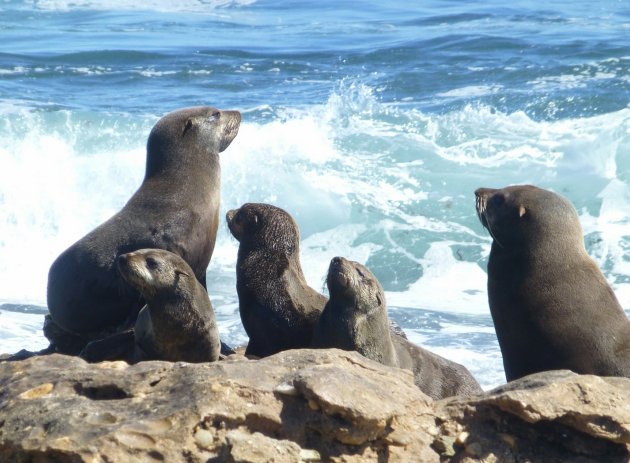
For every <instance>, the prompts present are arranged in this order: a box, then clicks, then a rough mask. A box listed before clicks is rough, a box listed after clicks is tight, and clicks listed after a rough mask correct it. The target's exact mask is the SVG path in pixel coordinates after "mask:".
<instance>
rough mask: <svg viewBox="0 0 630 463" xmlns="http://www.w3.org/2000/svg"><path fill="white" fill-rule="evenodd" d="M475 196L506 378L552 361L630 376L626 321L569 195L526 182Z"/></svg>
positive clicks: (571, 367)
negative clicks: (487, 244)
mask: <svg viewBox="0 0 630 463" xmlns="http://www.w3.org/2000/svg"><path fill="white" fill-rule="evenodd" d="M475 196H476V208H477V213H478V215H479V219H480V221H481V223H482V224H483V226H484V227H485V228H486V229H487V230H488V232H489V233H490V235H491V236H492V238H493V241H492V247H491V250H490V258H489V260H488V301H489V305H490V312H491V314H492V319H493V321H494V326H495V329H496V333H497V337H498V339H499V346H500V348H501V353H502V354H503V365H504V367H505V376H506V378H507V380H508V381H512V380H514V379H517V378H520V377H522V376H525V375H528V374H531V373H536V372H540V371H546V370H558V369H569V370H573V371H574V372H576V373H581V374H594V375H601V376H626V377H630V321H629V320H628V318H627V317H626V315H625V313H624V312H623V310H622V308H621V306H620V305H619V302H617V298H616V297H615V294H614V293H613V291H612V289H611V288H610V286H609V285H608V283H607V282H606V279H605V278H604V276H603V275H602V272H601V271H600V270H599V268H598V267H597V264H595V262H594V261H593V260H592V259H591V258H590V257H589V255H588V254H587V252H586V248H585V247H584V238H583V235H582V228H581V226H580V221H579V219H578V215H577V213H576V211H575V209H574V207H573V206H572V205H571V203H570V202H569V201H568V200H566V199H565V198H563V197H562V196H559V195H557V194H555V193H552V192H551V191H547V190H543V189H541V188H537V187H535V186H531V185H522V186H511V187H507V188H503V189H499V190H496V189H490V188H479V189H478V190H477V191H475Z"/></svg>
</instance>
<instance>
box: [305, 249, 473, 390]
mask: <svg viewBox="0 0 630 463" xmlns="http://www.w3.org/2000/svg"><path fill="white" fill-rule="evenodd" d="M326 284H327V286H328V291H329V293H330V300H329V301H328V303H327V304H326V307H325V308H324V311H323V313H322V315H321V317H320V318H319V321H318V323H317V326H316V328H315V333H314V335H313V347H318V348H329V347H336V348H339V349H345V350H354V351H357V352H359V353H360V354H362V355H363V356H365V357H367V358H369V359H372V360H375V361H377V362H380V363H382V364H384V365H389V366H394V367H399V368H404V369H408V370H411V371H412V372H413V374H414V379H415V383H416V386H418V388H420V390H422V392H424V393H425V394H427V395H428V396H429V397H432V398H434V399H441V398H444V397H450V396H454V395H462V396H465V395H471V394H476V393H480V392H482V391H481V388H480V387H479V384H478V383H477V381H476V380H475V379H474V378H473V376H472V375H471V374H470V372H469V371H468V370H467V369H466V367H464V366H462V365H459V364H457V363H455V362H452V361H450V360H447V359H445V358H443V357H440V356H439V355H436V354H434V353H432V352H429V351H428V350H426V349H423V348H421V347H419V346H416V345H415V344H412V343H411V342H409V341H408V340H407V339H405V338H403V337H402V336H399V335H397V334H395V333H392V332H391V330H390V327H389V322H388V316H387V304H386V302H385V294H384V292H383V288H382V286H381V284H380V283H379V281H378V280H377V279H376V277H375V276H374V275H373V274H372V272H370V271H369V270H368V269H367V267H365V266H364V265H361V264H359V263H358V262H353V261H350V260H347V259H344V258H343V257H335V258H333V259H332V260H331V262H330V267H329V269H328V277H327V279H326Z"/></svg>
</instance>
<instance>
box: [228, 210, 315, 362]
mask: <svg viewBox="0 0 630 463" xmlns="http://www.w3.org/2000/svg"><path fill="white" fill-rule="evenodd" d="M226 220H227V224H228V227H229V229H230V232H231V233H232V235H234V237H235V238H236V239H237V240H238V241H239V247H238V259H237V262H236V290H237V292H238V301H239V312H240V315H241V321H242V322H243V327H244V328H245V331H246V332H247V335H248V336H249V344H248V345H247V349H246V351H245V354H246V355H254V356H257V357H266V356H268V355H271V354H275V353H277V352H280V351H282V350H287V349H296V348H301V347H309V346H310V344H311V336H312V333H313V327H314V326H315V323H316V322H317V318H318V317H319V314H320V313H321V311H322V309H323V308H324V305H325V304H326V297H324V296H323V295H322V294H319V293H318V292H317V291H315V290H314V289H312V288H311V287H309V286H308V285H307V284H306V280H305V279H304V274H303V273H302V267H301V265H300V231H299V229H298V226H297V224H296V223H295V221H294V220H293V218H292V217H291V215H289V214H288V213H287V212H286V211H284V210H282V209H280V208H278V207H275V206H271V205H269V204H253V203H247V204H244V205H243V206H241V207H240V208H239V209H233V210H231V211H228V213H227V214H226Z"/></svg>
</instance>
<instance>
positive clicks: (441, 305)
mask: <svg viewBox="0 0 630 463" xmlns="http://www.w3.org/2000/svg"><path fill="white" fill-rule="evenodd" d="M453 244H455V243H450V242H436V243H432V244H431V246H430V247H429V249H428V251H427V252H426V253H425V255H424V256H423V258H422V259H419V263H420V265H421V266H422V270H423V273H422V278H420V279H419V280H418V281H416V282H415V283H413V284H411V285H410V286H409V288H408V289H407V290H406V291H404V292H391V291H388V292H386V297H387V302H388V304H389V305H391V306H401V307H418V308H426V309H431V310H438V311H444V312H459V313H474V314H483V313H488V295H487V293H486V280H487V276H486V273H485V271H484V270H482V269H481V268H480V267H479V265H478V264H477V263H475V262H466V261H463V260H459V259H457V258H456V257H455V254H454V252H453V249H452V248H451V246H452V245H453Z"/></svg>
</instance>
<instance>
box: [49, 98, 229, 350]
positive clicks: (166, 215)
mask: <svg viewBox="0 0 630 463" xmlns="http://www.w3.org/2000/svg"><path fill="white" fill-rule="evenodd" d="M240 120H241V116H240V113H239V112H238V111H221V110H219V109H216V108H212V107H193V108H186V109H181V110H178V111H174V112H171V113H169V114H167V115H165V116H164V117H162V118H161V119H160V120H159V121H158V122H157V123H156V124H155V126H154V127H153V129H152V130H151V133H150V134H149V138H148V141H147V158H146V159H147V160H146V171H145V177H144V180H143V182H142V184H141V185H140V187H139V188H138V190H137V191H136V192H135V194H134V195H133V196H132V197H131V199H130V200H129V201H128V202H127V204H126V205H125V206H124V207H123V208H122V210H121V211H120V212H118V213H117V214H115V215H114V216H113V217H111V218H110V219H109V220H107V221H106V222H105V223H103V224H102V225H100V226H99V227H97V228H96V229H94V230H93V231H91V232H90V233H88V234H87V235H86V236H85V237H83V238H81V239H80V240H79V241H77V242H76V243H75V244H73V245H72V246H70V248H68V249H67V250H66V251H64V252H63V253H62V254H61V255H60V256H59V257H58V258H57V259H56V260H55V261H54V263H53V264H52V266H51V268H50V271H49V274H48V293H47V299H48V309H49V311H50V315H51V318H52V319H51V323H53V324H56V325H58V328H59V329H55V327H50V326H49V329H48V332H49V333H50V334H51V337H49V339H50V340H51V341H52V343H53V344H60V345H61V344H63V342H58V341H60V340H59V339H57V338H60V337H61V338H63V336H64V334H63V333H64V332H69V334H74V335H79V337H80V338H81V339H83V340H84V341H85V342H87V341H89V340H91V339H95V338H99V337H103V334H109V333H111V332H115V331H118V330H119V329H120V325H122V324H125V322H126V321H128V322H130V323H133V321H134V319H135V314H137V311H138V310H139V309H140V308H141V307H142V306H143V304H144V303H143V302H142V300H141V298H140V293H139V292H138V291H137V290H136V289H135V288H133V287H132V286H130V285H129V284H127V283H126V282H125V281H124V280H123V279H122V278H121V276H120V274H119V272H118V270H117V269H116V258H117V257H118V256H119V255H121V254H125V253H128V252H130V251H134V250H137V249H142V248H159V249H166V250H168V251H171V252H174V253H175V254H177V255H179V256H180V257H182V258H183V259H184V260H185V261H186V262H187V263H188V264H189V265H190V267H191V268H192V271H193V272H194V275H195V277H196V278H197V280H198V281H199V282H201V284H202V285H204V287H205V272H206V269H207V266H208V263H209V262H210V258H211V256H212V251H213V249H214V244H215V239H216V232H217V227H218V223H219V201H220V175H221V174H220V172H221V170H220V164H219V153H220V152H222V151H223V150H225V149H226V148H227V147H228V146H229V145H230V143H231V142H232V140H233V139H234V137H235V136H236V134H237V132H238V128H239V125H240ZM51 338H52V339H51ZM73 342H74V340H73ZM81 347H82V346H81V342H79V346H78V347H73V350H76V349H79V350H80V348H81ZM67 353H76V352H67Z"/></svg>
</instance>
